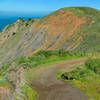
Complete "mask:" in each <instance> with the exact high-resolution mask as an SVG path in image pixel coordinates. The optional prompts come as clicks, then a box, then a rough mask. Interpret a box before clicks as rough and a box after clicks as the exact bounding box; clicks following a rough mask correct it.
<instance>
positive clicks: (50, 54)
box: [17, 49, 88, 68]
mask: <svg viewBox="0 0 100 100" xmlns="http://www.w3.org/2000/svg"><path fill="white" fill-rule="evenodd" d="M86 56H88V54H86V53H85V52H81V53H73V52H71V51H65V50H63V49H61V50H48V51H45V50H41V51H39V52H37V53H36V54H35V55H33V56H31V57H29V58H26V57H22V58H20V59H18V60H17V63H18V65H24V67H27V68H33V67H37V66H39V65H41V64H47V63H50V62H55V61H61V60H62V61H63V60H70V59H76V58H81V57H86Z"/></svg>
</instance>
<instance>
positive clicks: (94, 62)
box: [56, 58, 100, 100]
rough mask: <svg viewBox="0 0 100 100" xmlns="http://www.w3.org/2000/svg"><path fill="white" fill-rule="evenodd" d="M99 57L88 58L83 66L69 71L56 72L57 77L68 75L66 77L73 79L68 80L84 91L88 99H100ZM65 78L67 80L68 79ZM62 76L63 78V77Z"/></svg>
mask: <svg viewBox="0 0 100 100" xmlns="http://www.w3.org/2000/svg"><path fill="white" fill-rule="evenodd" d="M99 61H100V59H99V58H96V59H90V58H89V59H88V60H87V61H86V63H85V64H84V65H82V66H83V67H78V68H76V69H74V70H72V71H71V72H65V73H62V72H58V73H57V74H56V75H57V78H58V79H62V75H63V74H64V76H66V77H68V79H74V81H69V82H71V83H74V84H75V85H76V86H77V87H79V88H80V89H81V90H82V91H84V92H85V93H86V94H87V96H88V97H89V100H100V62H99ZM66 77H64V78H65V80H66V81H67V82H68V79H66ZM64 78H63V79H64Z"/></svg>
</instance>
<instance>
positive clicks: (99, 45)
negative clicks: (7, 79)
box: [0, 7, 100, 64]
mask: <svg viewBox="0 0 100 100" xmlns="http://www.w3.org/2000/svg"><path fill="white" fill-rule="evenodd" d="M51 49H65V50H71V51H74V52H83V51H85V52H86V51H87V52H94V51H96V52H100V11H99V10H97V9H93V8H89V7H69V8H62V9H60V10H57V11H55V12H53V13H51V14H49V15H47V16H45V17H43V18H41V19H29V20H26V21H25V20H22V19H20V20H18V21H17V22H15V23H13V24H11V25H7V26H6V27H5V28H4V30H3V31H2V32H1V35H0V62H1V64H4V63H6V62H8V61H9V60H12V59H16V58H19V57H21V56H26V57H29V56H31V55H33V54H34V53H36V52H37V51H39V50H51Z"/></svg>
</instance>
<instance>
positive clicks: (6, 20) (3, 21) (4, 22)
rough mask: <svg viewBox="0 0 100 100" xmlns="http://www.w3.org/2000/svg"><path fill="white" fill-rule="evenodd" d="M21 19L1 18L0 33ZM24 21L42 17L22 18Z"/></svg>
mask: <svg viewBox="0 0 100 100" xmlns="http://www.w3.org/2000/svg"><path fill="white" fill-rule="evenodd" d="M18 18H19V17H0V31H2V30H3V29H4V28H5V26H6V25H8V24H12V23H14V22H16V21H17V20H18ZM21 18H23V19H24V20H27V19H29V18H33V19H34V18H41V17H21Z"/></svg>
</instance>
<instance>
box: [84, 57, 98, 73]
mask: <svg viewBox="0 0 100 100" xmlns="http://www.w3.org/2000/svg"><path fill="white" fill-rule="evenodd" d="M85 65H86V68H87V69H90V70H92V71H94V72H95V73H96V74H100V59H99V58H96V59H91V58H90V59H88V60H87V61H86V63H85Z"/></svg>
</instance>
